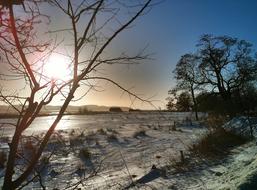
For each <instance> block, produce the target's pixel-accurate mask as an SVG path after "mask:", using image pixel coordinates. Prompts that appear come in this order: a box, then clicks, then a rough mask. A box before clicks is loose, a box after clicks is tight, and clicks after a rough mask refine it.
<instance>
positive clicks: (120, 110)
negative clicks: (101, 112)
mask: <svg viewBox="0 0 257 190" xmlns="http://www.w3.org/2000/svg"><path fill="white" fill-rule="evenodd" d="M109 111H110V112H122V109H121V108H120V107H110V109H109Z"/></svg>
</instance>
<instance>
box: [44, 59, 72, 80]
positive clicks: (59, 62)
mask: <svg viewBox="0 0 257 190" xmlns="http://www.w3.org/2000/svg"><path fill="white" fill-rule="evenodd" d="M70 73H71V71H70V69H69V59H67V58H66V57H65V56H63V55H59V54H52V55H51V56H50V57H49V59H48V60H47V62H46V63H45V66H44V74H45V76H46V77H47V78H50V79H54V80H64V81H65V80H66V79H67V78H69V77H70Z"/></svg>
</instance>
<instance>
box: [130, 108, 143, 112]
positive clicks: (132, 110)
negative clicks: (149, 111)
mask: <svg viewBox="0 0 257 190" xmlns="http://www.w3.org/2000/svg"><path fill="white" fill-rule="evenodd" d="M140 111H141V110H140V109H132V108H130V109H129V112H140Z"/></svg>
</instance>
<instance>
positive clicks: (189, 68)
mask: <svg viewBox="0 0 257 190" xmlns="http://www.w3.org/2000/svg"><path fill="white" fill-rule="evenodd" d="M198 66H199V58H198V57H197V56H196V55H194V54H185V55H183V56H182V57H181V58H180V60H179V61H178V63H177V65H176V68H175V70H174V71H173V73H174V74H175V79H176V80H177V85H176V89H177V90H178V91H179V90H182V91H189V92H190V94H191V98H192V101H193V105H194V106H193V108H194V111H195V118H196V120H198V109H197V101H196V97H195V91H196V90H197V89H199V85H200V84H203V82H202V79H201V76H200V75H199V71H198Z"/></svg>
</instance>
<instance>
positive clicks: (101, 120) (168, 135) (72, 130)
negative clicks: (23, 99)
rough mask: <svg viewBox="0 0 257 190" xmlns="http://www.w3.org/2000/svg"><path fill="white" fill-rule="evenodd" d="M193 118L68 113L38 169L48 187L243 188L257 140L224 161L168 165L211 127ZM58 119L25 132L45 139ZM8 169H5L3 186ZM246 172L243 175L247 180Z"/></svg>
mask: <svg viewBox="0 0 257 190" xmlns="http://www.w3.org/2000/svg"><path fill="white" fill-rule="evenodd" d="M191 117H193V115H191V113H169V112H145V113H144V112H139V113H115V114H97V115H83V116H64V118H63V120H62V121H61V122H60V124H59V125H58V128H57V129H58V130H57V132H56V134H55V135H54V137H53V138H52V140H51V142H50V143H49V145H48V147H47V150H46V151H45V152H44V155H43V157H44V158H48V157H50V160H49V162H48V161H46V159H43V160H42V161H41V163H40V164H39V165H38V167H37V170H38V171H40V176H41V178H42V182H43V184H44V185H45V186H46V187H48V189H54V188H56V189H79V188H81V189H133V188H134V187H133V186H132V185H131V184H136V185H137V187H138V188H139V189H219V188H221V187H222V188H223V187H224V189H229V188H230V187H231V189H233V187H236V186H238V183H239V182H238V181H237V179H238V178H239V176H237V172H236V171H238V170H239V169H240V166H242V165H243V164H245V167H243V169H244V171H245V172H247V171H249V170H251V169H250V168H248V169H247V167H246V166H248V165H249V164H250V165H251V164H252V162H253V161H254V160H255V159H254V158H255V157H256V155H257V149H256V146H255V145H254V144H253V143H252V144H250V145H247V147H238V149H235V150H234V151H235V154H234V155H231V156H230V157H229V158H226V160H222V161H221V162H219V163H215V164H214V163H212V164H210V163H209V162H208V161H206V162H205V161H204V160H201V163H200V162H199V167H198V168H197V167H195V168H194V169H193V170H192V171H183V172H174V170H172V169H171V170H169V171H167V170H164V169H163V168H167V166H171V165H174V164H175V163H178V162H179V161H180V157H181V151H183V153H184V156H185V157H187V156H188V155H187V151H188V148H189V147H190V146H191V145H192V143H194V142H195V141H197V140H198V139H199V138H200V137H201V136H202V135H204V134H205V132H206V129H205V128H204V127H202V126H200V124H198V123H196V122H194V121H193V122H191V121H190V118H191ZM53 119H54V116H50V117H40V118H38V119H37V120H36V122H35V123H34V124H33V126H32V128H31V129H30V130H27V131H26V135H27V136H29V135H34V136H37V137H38V138H40V134H42V133H44V131H45V130H46V129H47V127H49V125H50V123H51V121H52V120H53ZM2 122H5V123H10V122H14V121H13V119H5V120H2ZM174 122H175V125H176V127H173V126H174ZM1 132H2V137H7V136H11V134H12V133H13V129H12V127H11V126H7V125H4V126H3V127H2V130H1ZM26 138H28V137H26ZM26 138H25V139H26ZM245 146H246V145H245ZM7 147H8V145H7V142H6V138H2V140H1V149H2V150H7ZM249 147H250V148H251V149H249ZM25 152H26V151H25ZM52 153H54V154H52ZM239 153H240V154H239ZM241 153H243V154H241ZM26 154H28V155H29V154H31V152H27V153H26ZM240 155H241V156H240ZM229 159H230V160H229ZM254 162H256V161H254ZM247 164H248V165H247ZM249 167H250V166H249ZM152 168H157V169H152ZM255 168H256V167H255ZM251 171H253V170H251ZM242 172H243V171H242ZM3 173H4V171H3V170H0V177H1V179H0V180H1V182H0V184H1V183H2V180H3V178H2V177H3ZM238 175H239V174H238ZM247 176H248V175H244V176H242V175H240V177H242V178H243V177H245V179H246V178H247ZM221 184H222V185H221ZM228 187H229V188H228ZM32 188H33V189H41V187H40V184H39V181H38V180H35V181H34V182H33V183H31V184H30V185H29V186H27V187H25V189H32ZM222 188H221V189H222ZM235 189H236V188H235Z"/></svg>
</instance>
